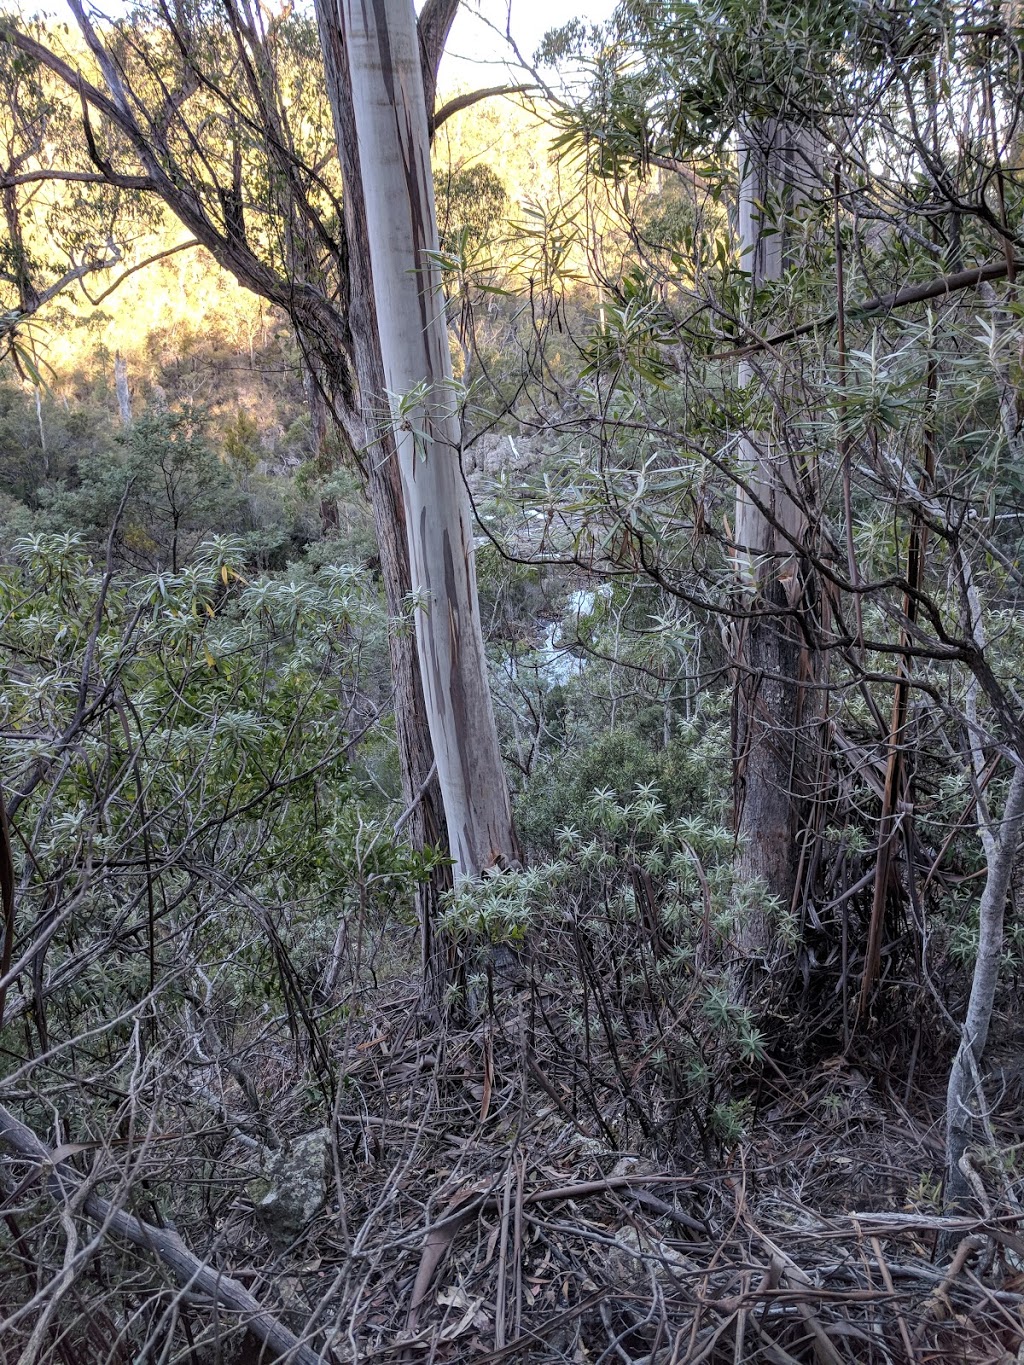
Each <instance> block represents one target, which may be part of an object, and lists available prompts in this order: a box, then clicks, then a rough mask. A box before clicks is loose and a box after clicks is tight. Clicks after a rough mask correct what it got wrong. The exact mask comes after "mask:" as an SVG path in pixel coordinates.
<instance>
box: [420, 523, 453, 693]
mask: <svg viewBox="0 0 1024 1365" xmlns="http://www.w3.org/2000/svg"><path fill="white" fill-rule="evenodd" d="M426 539H427V509H426V507H425V506H424V507H423V508H422V510H421V511H420V545H425V544H426ZM419 580H420V582H421V583H425V584H426V585H427V593H428V597H429V601H428V603H427V610H428V611H429V612H431V613H433V610H434V607H435V601H434V597H435V593H434V590H433V585H432V583H431V581H430V570H429V568H428V567H427V564H426V563H425V558H421V559H420V573H419ZM416 610H417V614H418V613H419V612H421V611H422V610H423V608H422V607H417V608H416ZM416 633H417V636H418V638H419V640H420V641H421V646H420V648H421V651H422V653H424V654H425V653H426V652H427V649H428V648H429V650H430V672H431V678H432V682H433V687H432V688H431V689H429V690H430V691H432V692H433V694H434V695H433V701H434V705H435V706H436V707H437V710H438V713H439V714H440V715H441V716H442V717H445V716H447V714H448V707H447V700H448V699H447V696H446V694H445V687H444V679H443V678H442V677H441V666H440V663H439V662H438V658H437V647H436V646H435V644H434V632H433V630H432V629H430V625H429V623H428V622H424V621H417V624H416ZM429 703H430V699H429V698H428V705H429Z"/></svg>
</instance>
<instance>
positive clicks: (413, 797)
mask: <svg viewBox="0 0 1024 1365" xmlns="http://www.w3.org/2000/svg"><path fill="white" fill-rule="evenodd" d="M315 9H316V17H317V24H318V27H319V30H320V46H321V50H322V52H323V58H324V74H325V78H326V81H327V93H328V97H329V99H330V102H331V112H332V116H333V118H334V128H335V134H336V137H337V142H338V157H339V161H340V164H341V173H342V182H343V184H344V186H345V192H344V197H343V205H342V207H343V212H344V228H345V241H346V249H347V253H348V265H349V270H348V281H347V283H348V298H347V300H346V303H347V310H346V312H347V318H348V344H349V354H350V356H351V359H352V369H353V371H354V377H355V386H356V394H355V400H356V411H354V412H350V414H349V416H350V423H349V427H348V438H349V440H350V441H351V443H352V444H353V446H354V447H355V448H356V449H360V450H367V451H368V452H370V458H368V459H366V460H364V462H363V463H364V468H365V469H366V475H367V484H368V487H369V493H370V505H371V508H372V510H373V519H374V527H375V530H376V535H377V548H378V551H379V553H380V565H381V578H382V580H383V583H384V596H385V601H386V602H387V608H388V614H389V616H390V617H391V620H392V623H393V624H392V628H391V629H390V630H389V632H388V648H389V652H390V657H391V678H392V682H393V684H394V688H395V736H396V739H397V742H398V754H399V764H400V768H401V774H402V792H403V796H404V798H405V803H406V811H407V813H408V818H407V819H406V823H405V828H406V831H407V837H408V838H409V841H410V843H411V844H412V846H413V847H414V848H417V849H424V848H435V849H440V850H441V851H447V847H448V844H447V829H446V825H445V817H444V808H443V805H442V801H441V789H440V785H439V783H438V780H437V773H436V765H435V763H434V749H433V744H432V742H431V738H430V726H429V724H428V723H427V704H426V701H425V699H424V695H423V684H422V681H421V677H420V665H419V657H418V653H417V648H416V639H415V635H414V634H413V632H412V631H408V630H405V629H402V628H400V627H399V626H398V622H399V621H400V620H401V618H402V617H403V616H404V613H405V611H406V609H407V605H408V596H409V593H410V592H411V590H412V577H411V574H410V572H409V549H408V536H407V534H406V526H405V504H404V502H403V499H402V477H401V472H400V470H399V466H398V450H397V448H396V445H395V440H394V433H393V431H392V427H391V422H390V421H385V422H380V421H378V420H377V418H378V417H379V416H380V414H381V413H382V412H384V413H385V415H386V409H385V408H383V407H382V401H383V395H384V368H383V362H382V360H381V353H380V338H379V336H378V334H377V320H376V314H375V310H374V301H373V285H372V280H371V267H370V255H369V243H368V234H367V228H366V213H365V209H364V205H363V193H362V183H361V176H360V170H359V164H360V163H359V149H358V147H357V144H356V134H355V126H354V123H353V117H352V97H351V84H350V81H349V76H348V53H347V52H346V50H345V45H344V42H343V41H342V33H341V25H340V17H339V14H338V10H337V8H336V6H335V4H334V3H333V0H316V4H315ZM449 886H450V878H449V876H448V870H447V868H445V867H439V868H437V869H436V870H435V872H434V873H433V875H432V877H431V879H430V881H429V882H428V883H425V884H423V885H421V886H420V887H419V888H418V889H417V917H418V919H419V925H420V947H421V952H422V963H423V971H424V977H425V984H426V987H427V994H428V996H433V997H434V999H435V1001H438V1002H439V1001H440V999H441V996H442V995H443V992H444V989H445V987H446V985H447V984H448V982H449V978H450V976H451V966H452V963H451V962H450V960H449V959H450V954H449V951H448V945H447V944H446V943H445V942H444V941H443V939H442V937H441V936H440V935H438V934H437V933H436V930H435V920H436V912H437V906H438V897H439V895H440V894H441V893H442V892H444V891H445V890H447V889H448V887H449Z"/></svg>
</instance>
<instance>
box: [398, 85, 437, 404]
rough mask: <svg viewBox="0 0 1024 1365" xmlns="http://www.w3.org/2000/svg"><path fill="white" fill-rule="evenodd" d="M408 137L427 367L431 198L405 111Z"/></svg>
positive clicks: (407, 172) (408, 179) (418, 292)
mask: <svg viewBox="0 0 1024 1365" xmlns="http://www.w3.org/2000/svg"><path fill="white" fill-rule="evenodd" d="M404 113H405V137H404V139H402V141H403V143H404V146H405V148H406V149H407V150H408V151H409V152H411V153H412V156H411V157H410V158H409V159H407V160H406V163H405V181H406V184H407V185H408V187H409V195H408V198H409V211H410V213H411V215H412V248H413V259H414V261H415V263H416V264H415V267H414V268H415V270H416V273H417V279H416V301H417V303H418V305H419V310H420V334H421V335H422V336H423V338H424V349H425V351H426V358H427V363H428V364H430V362H431V355H430V350H431V347H430V308H429V303H430V295H431V292H432V291H431V275H432V272H433V266H432V265H431V264H430V261H429V259H428V257H427V252H428V250H430V249H431V247H432V242H431V236H432V234H431V233H430V229H429V225H428V223H427V221H426V218H425V216H424V212H423V210H424V206H425V205H427V206H428V207H429V201H428V199H427V195H428V193H429V186H428V185H427V184H426V183H425V182H424V180H423V177H422V175H421V168H420V166H419V164H418V163H417V161H416V159H415V152H414V148H415V145H416V143H415V139H414V137H413V128H412V111H411V110H410V109H408V108H406V109H405V111H404ZM433 369H434V366H433V365H431V373H430V374H429V375H427V378H428V379H431V380H432V379H433V378H434V375H433Z"/></svg>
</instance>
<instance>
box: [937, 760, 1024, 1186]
mask: <svg viewBox="0 0 1024 1365" xmlns="http://www.w3.org/2000/svg"><path fill="white" fill-rule="evenodd" d="M1022 828H1024V764H1022V763H1020V762H1019V761H1018V763H1017V765H1016V767H1015V768H1014V771H1013V777H1012V778H1011V780H1010V789H1009V792H1008V794H1007V797H1006V806H1005V807H1004V809H1003V818H1002V820H1001V821H1000V822H994V821H993V822H991V823H990V824H989V825H988V829H987V833H988V834H989V835H990V836H991V837H990V838H988V839H986V841H985V843H986V851H987V858H986V861H987V864H988V866H987V868H986V873H985V889H984V890H983V891H982V893H981V904H980V905H979V906H978V924H979V937H978V956H977V959H976V961H975V964H974V978H973V981H972V982H971V997H970V1000H969V1002H968V1005H967V1017H966V1018H965V1020H964V1025H963V1032H962V1035H961V1039H960V1046H959V1048H958V1049H957V1054H956V1056H955V1057H954V1059H953V1065H952V1067H951V1068H950V1073H949V1085H948V1086H947V1089H946V1205H947V1207H950V1208H957V1207H962V1206H963V1205H964V1204H965V1202H966V1201H968V1200H969V1198H970V1195H971V1186H970V1181H969V1180H968V1177H967V1172H966V1171H965V1169H964V1165H965V1158H966V1156H967V1149H968V1147H969V1146H970V1144H971V1142H972V1140H973V1138H974V1135H975V1126H976V1123H977V1121H978V1119H979V1117H980V1110H981V1106H982V1105H983V1104H984V1098H985V1097H984V1095H983V1093H982V1089H981V1060H982V1055H983V1054H984V1051H985V1044H986V1043H987V1042H988V1031H989V1026H990V1024H991V1022H992V1011H993V1009H994V1007H995V999H996V987H997V986H998V985H999V959H1000V957H1001V956H1002V952H1003V920H1004V917H1005V914H1006V898H1007V895H1008V893H1009V890H1010V878H1011V876H1012V874H1013V862H1014V858H1015V856H1016V853H1017V849H1018V847H1019V846H1020V839H1021V832H1022Z"/></svg>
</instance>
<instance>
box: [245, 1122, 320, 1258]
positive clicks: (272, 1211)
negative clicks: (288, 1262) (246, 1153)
mask: <svg viewBox="0 0 1024 1365" xmlns="http://www.w3.org/2000/svg"><path fill="white" fill-rule="evenodd" d="M330 1142H331V1134H330V1131H329V1129H327V1128H318V1129H315V1130H314V1131H313V1132H312V1133H304V1134H303V1135H302V1137H298V1138H293V1139H292V1141H291V1142H290V1143H289V1144H288V1146H287V1147H285V1148H282V1149H281V1150H280V1151H276V1152H273V1151H267V1153H266V1155H265V1157H264V1162H263V1174H262V1175H261V1176H259V1177H257V1179H255V1180H253V1181H252V1182H251V1183H250V1185H249V1194H250V1196H251V1197H252V1200H253V1203H254V1204H255V1206H256V1216H257V1218H258V1219H259V1220H260V1222H261V1223H262V1225H263V1228H264V1230H265V1232H266V1233H267V1236H268V1237H269V1238H270V1240H271V1241H272V1242H274V1243H275V1244H276V1245H278V1246H281V1247H285V1246H288V1245H290V1244H291V1243H292V1242H294V1241H295V1239H296V1238H297V1237H298V1236H299V1235H300V1234H301V1232H302V1231H303V1229H304V1228H305V1227H306V1226H307V1225H308V1224H309V1223H310V1221H311V1220H312V1219H313V1218H315V1217H316V1215H317V1214H318V1213H319V1212H320V1210H321V1209H322V1208H323V1206H324V1204H325V1203H326V1202H327V1153H328V1151H329V1150H330Z"/></svg>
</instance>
